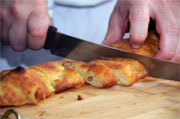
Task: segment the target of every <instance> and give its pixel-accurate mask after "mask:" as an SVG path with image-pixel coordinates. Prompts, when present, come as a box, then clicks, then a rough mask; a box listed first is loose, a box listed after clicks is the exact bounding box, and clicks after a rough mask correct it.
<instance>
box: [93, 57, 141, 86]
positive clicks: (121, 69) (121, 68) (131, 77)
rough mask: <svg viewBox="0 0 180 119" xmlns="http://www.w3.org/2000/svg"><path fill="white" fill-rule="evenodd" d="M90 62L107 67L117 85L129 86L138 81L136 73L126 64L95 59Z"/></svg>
mask: <svg viewBox="0 0 180 119" xmlns="http://www.w3.org/2000/svg"><path fill="white" fill-rule="evenodd" d="M91 62H94V63H101V64H104V65H106V66H107V67H109V68H110V69H111V70H112V72H113V73H114V75H115V76H116V79H117V84H118V85H122V86H130V85H132V84H133V83H134V82H135V81H137V80H138V76H137V73H136V72H135V71H134V70H133V69H132V67H131V65H129V64H127V63H117V62H116V61H113V60H112V61H111V60H103V59H96V60H93V61H91Z"/></svg>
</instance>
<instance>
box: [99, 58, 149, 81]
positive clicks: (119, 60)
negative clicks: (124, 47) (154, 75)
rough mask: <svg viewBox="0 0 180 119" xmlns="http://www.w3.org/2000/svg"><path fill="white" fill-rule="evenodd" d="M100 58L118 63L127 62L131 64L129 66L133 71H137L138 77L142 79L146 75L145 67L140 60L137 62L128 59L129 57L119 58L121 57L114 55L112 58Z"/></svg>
mask: <svg viewBox="0 0 180 119" xmlns="http://www.w3.org/2000/svg"><path fill="white" fill-rule="evenodd" d="M102 59H103V60H110V61H116V63H120V64H124V63H127V64H129V65H131V67H132V68H134V69H135V71H136V72H137V75H138V78H139V79H142V78H144V77H146V76H147V75H148V73H147V72H146V69H145V67H144V66H143V65H142V64H141V63H140V62H138V61H137V60H134V59H130V58H121V57H114V58H104V57H103V58H102Z"/></svg>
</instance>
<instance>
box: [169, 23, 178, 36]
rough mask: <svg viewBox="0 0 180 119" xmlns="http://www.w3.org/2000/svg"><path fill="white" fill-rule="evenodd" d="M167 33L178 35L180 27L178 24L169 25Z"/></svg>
mask: <svg viewBox="0 0 180 119" xmlns="http://www.w3.org/2000/svg"><path fill="white" fill-rule="evenodd" d="M166 32H167V33H168V34H173V35H178V34H179V32H180V28H179V27H178V24H176V23H170V24H167V27H166Z"/></svg>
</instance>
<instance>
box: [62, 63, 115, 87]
mask: <svg viewBox="0 0 180 119" xmlns="http://www.w3.org/2000/svg"><path fill="white" fill-rule="evenodd" d="M63 65H64V66H65V67H69V68H73V69H75V70H76V71H77V72H79V73H80V74H81V75H82V76H83V78H84V79H85V82H86V83H88V84H90V85H92V86H95V87H99V88H104V87H111V86H113V85H116V84H117V79H116V78H115V76H114V74H113V72H112V71H111V70H110V69H109V68H108V67H107V66H105V65H103V64H100V63H88V64H85V63H84V62H80V61H69V62H65V63H64V64H63Z"/></svg>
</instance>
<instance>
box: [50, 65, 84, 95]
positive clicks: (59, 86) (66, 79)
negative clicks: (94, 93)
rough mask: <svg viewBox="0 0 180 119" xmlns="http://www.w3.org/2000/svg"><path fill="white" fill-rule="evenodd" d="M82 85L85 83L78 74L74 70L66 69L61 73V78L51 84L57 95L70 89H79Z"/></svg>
mask: <svg viewBox="0 0 180 119" xmlns="http://www.w3.org/2000/svg"><path fill="white" fill-rule="evenodd" d="M84 84H85V81H84V79H83V77H82V76H81V75H80V74H79V73H78V72H76V71H75V70H74V69H71V68H66V69H65V70H64V71H63V76H62V77H61V78H58V79H56V80H55V81H54V82H53V87H54V88H55V93H59V92H62V91H63V90H66V89H69V88H72V87H80V86H82V85H84Z"/></svg>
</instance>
